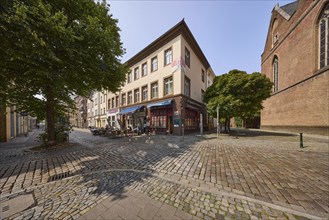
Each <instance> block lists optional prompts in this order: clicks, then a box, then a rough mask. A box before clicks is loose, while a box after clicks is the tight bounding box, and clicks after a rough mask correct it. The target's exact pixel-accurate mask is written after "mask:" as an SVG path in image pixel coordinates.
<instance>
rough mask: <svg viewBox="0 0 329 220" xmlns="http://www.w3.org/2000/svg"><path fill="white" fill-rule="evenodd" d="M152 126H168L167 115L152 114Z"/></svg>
mask: <svg viewBox="0 0 329 220" xmlns="http://www.w3.org/2000/svg"><path fill="white" fill-rule="evenodd" d="M151 121H152V124H151V126H152V128H166V126H167V116H152V118H151Z"/></svg>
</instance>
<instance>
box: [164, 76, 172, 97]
mask: <svg viewBox="0 0 329 220" xmlns="http://www.w3.org/2000/svg"><path fill="white" fill-rule="evenodd" d="M170 78H171V93H166V80H168V79H170ZM173 94H174V77H173V76H169V77H166V78H164V79H163V96H168V95H173Z"/></svg>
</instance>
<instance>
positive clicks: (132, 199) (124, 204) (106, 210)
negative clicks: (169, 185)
mask: <svg viewBox="0 0 329 220" xmlns="http://www.w3.org/2000/svg"><path fill="white" fill-rule="evenodd" d="M78 219H79V220H86V219H120V220H121V219H125V220H130V219H131V220H142V219H145V220H146V219H168V220H169V219H170V220H179V219H186V220H187V219H200V218H198V217H196V216H193V215H190V214H188V213H186V212H184V211H182V210H180V209H178V208H175V207H173V206H170V205H167V204H165V203H162V202H160V201H157V200H154V199H151V198H150V197H148V196H146V195H144V194H142V193H140V192H137V191H136V190H131V189H129V190H127V191H126V192H125V193H123V195H122V197H121V198H120V199H117V197H115V196H110V197H109V198H107V199H105V200H104V201H103V202H101V203H100V204H98V205H96V206H95V207H93V208H92V209H91V210H89V211H88V212H87V213H85V214H84V215H82V216H80V218H78Z"/></svg>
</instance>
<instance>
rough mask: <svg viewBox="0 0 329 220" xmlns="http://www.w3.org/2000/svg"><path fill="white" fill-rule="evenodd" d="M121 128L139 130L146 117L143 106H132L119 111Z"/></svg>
mask: <svg viewBox="0 0 329 220" xmlns="http://www.w3.org/2000/svg"><path fill="white" fill-rule="evenodd" d="M119 115H120V120H119V122H120V124H121V129H127V128H129V127H130V128H132V129H137V130H138V131H141V130H142V128H143V124H144V119H145V117H146V108H145V106H133V107H128V108H125V109H123V110H122V111H121V112H120V113H119Z"/></svg>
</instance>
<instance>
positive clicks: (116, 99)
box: [115, 95, 119, 107]
mask: <svg viewBox="0 0 329 220" xmlns="http://www.w3.org/2000/svg"><path fill="white" fill-rule="evenodd" d="M115 106H116V107H119V96H118V95H117V96H116V97H115Z"/></svg>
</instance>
